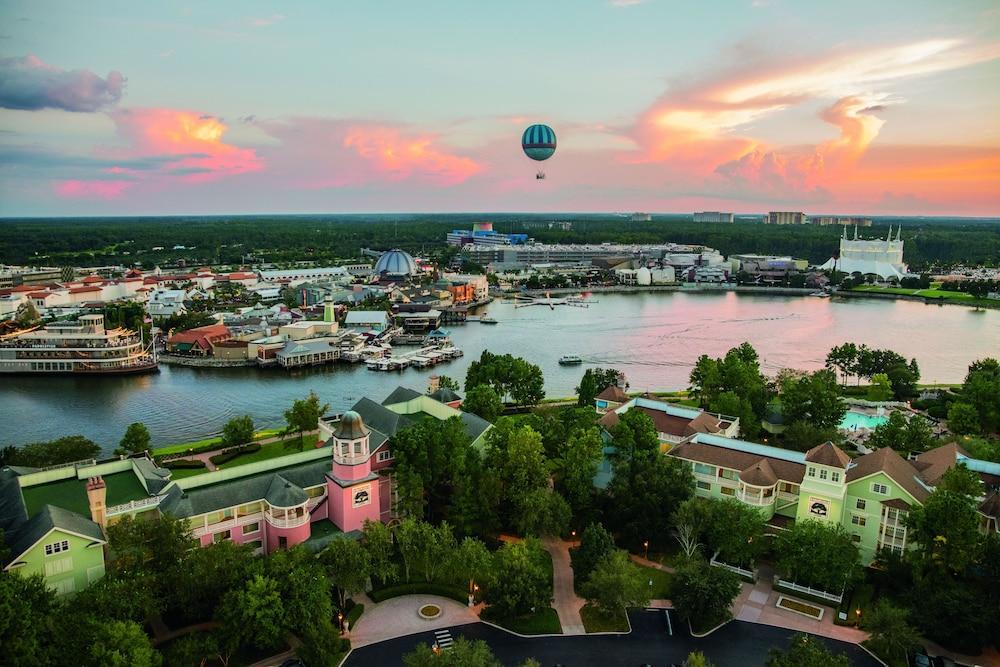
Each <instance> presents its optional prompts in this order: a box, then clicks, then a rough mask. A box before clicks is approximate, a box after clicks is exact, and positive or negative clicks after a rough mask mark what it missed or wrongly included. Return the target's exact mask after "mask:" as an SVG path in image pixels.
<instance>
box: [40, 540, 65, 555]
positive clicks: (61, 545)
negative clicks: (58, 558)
mask: <svg viewBox="0 0 1000 667" xmlns="http://www.w3.org/2000/svg"><path fill="white" fill-rule="evenodd" d="M64 551H69V540H62V541H60V542H53V543H52V544H46V545H45V555H46V556H52V555H54V554H61V553H62V552H64Z"/></svg>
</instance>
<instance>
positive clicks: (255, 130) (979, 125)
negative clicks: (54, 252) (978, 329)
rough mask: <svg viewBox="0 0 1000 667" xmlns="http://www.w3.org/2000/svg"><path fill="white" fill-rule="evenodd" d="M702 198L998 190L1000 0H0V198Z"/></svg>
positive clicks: (973, 205)
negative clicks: (541, 175) (553, 142)
mask: <svg viewBox="0 0 1000 667" xmlns="http://www.w3.org/2000/svg"><path fill="white" fill-rule="evenodd" d="M532 123H545V124H548V125H550V126H551V127H552V128H553V129H554V131H555V133H556V135H557V137H558V148H557V150H556V153H555V155H554V156H553V157H552V158H551V159H549V160H548V161H546V162H545V163H544V164H543V165H542V168H543V169H544V171H545V173H546V178H545V179H544V180H539V179H537V178H536V177H535V175H536V171H537V170H538V168H539V163H536V162H533V161H532V160H530V159H528V158H527V157H526V156H525V155H524V154H523V152H522V150H521V145H520V138H521V133H522V132H523V130H524V128H526V127H527V126H528V125H530V124H532ZM699 210H721V211H735V212H737V213H756V212H763V211H768V210H801V211H805V212H806V213H811V214H820V213H829V214H863V215H960V216H1000V4H997V2H996V0H951V1H949V2H940V1H933V2H925V1H922V0H903V1H897V0H880V1H879V2H871V0H865V1H863V2H855V1H854V0H837V1H836V2H827V1H819V0H817V1H815V2H799V1H793V0H728V1H721V0H720V1H715V2H702V3H693V2H688V1H677V2H671V1H668V0H571V1H570V0H564V1H555V0H552V1H544V2H542V1H539V0H533V1H526V2H520V1H517V0H504V1H503V2H469V1H468V0H464V1H458V0H456V1H454V2H438V1H436V0H421V1H420V2H411V1H404V0H395V1H392V2H390V1H381V0H366V1H365V2H346V1H342V0H323V1H313V2H310V1H307V0H299V1H297V2H255V1H252V0H243V1H236V0H216V1H213V2H190V1H186V2H169V1H166V0H163V1H158V2H135V1H134V0H129V1H121V2H111V1H103V0H88V2H77V1H73V2H69V1H59V2H57V1H53V0H27V1H18V0H0V216H47V215H170V214H242V213H349V212H404V211H413V212H426V211H430V212H437V211H440V212H449V211H463V212H472V211H483V212H487V211H498V212H499V211H651V212H678V213H686V212H691V211H699Z"/></svg>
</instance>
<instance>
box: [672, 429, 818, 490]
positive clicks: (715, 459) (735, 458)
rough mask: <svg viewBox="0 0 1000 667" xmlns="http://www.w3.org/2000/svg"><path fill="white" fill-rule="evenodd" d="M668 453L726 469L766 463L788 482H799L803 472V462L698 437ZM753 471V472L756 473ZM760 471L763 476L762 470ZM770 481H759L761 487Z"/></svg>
mask: <svg viewBox="0 0 1000 667" xmlns="http://www.w3.org/2000/svg"><path fill="white" fill-rule="evenodd" d="M701 437H703V436H700V435H699V436H698V438H699V439H700V438H701ZM717 440H720V441H728V438H717ZM730 442H734V443H735V442H740V441H738V440H732V441H730ZM750 444H752V443H750ZM766 449H773V448H766ZM790 453H798V452H790ZM800 455H801V454H800ZM670 456H676V457H677V458H681V459H686V460H688V461H697V462H699V463H707V464H709V465H716V466H721V467H723V468H729V469H730V470H749V469H750V468H753V467H754V466H756V465H757V464H759V463H762V462H766V463H767V465H768V467H769V468H770V469H771V474H772V475H773V476H774V477H775V478H776V479H780V480H783V481H786V482H791V483H793V484H800V483H801V482H802V478H803V477H804V476H805V472H806V468H805V465H803V464H802V463H799V462H797V461H794V460H786V459H780V458H776V457H770V456H763V455H761V454H759V453H757V452H754V451H741V450H739V449H733V448H729V447H726V446H724V445H723V446H718V445H714V444H704V443H702V442H700V440H695V441H692V442H686V443H683V444H680V445H677V446H676V447H674V448H673V449H672V450H670ZM748 474H749V473H748ZM753 474H754V475H756V474H757V473H753ZM760 474H765V475H766V470H762V471H761V473H760ZM741 478H742V474H741ZM773 483H774V482H770V483H768V484H762V485H761V486H770V485H771V484H773Z"/></svg>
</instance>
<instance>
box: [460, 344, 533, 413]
mask: <svg viewBox="0 0 1000 667" xmlns="http://www.w3.org/2000/svg"><path fill="white" fill-rule="evenodd" d="M483 384H487V385H490V386H491V387H493V389H494V390H495V391H496V393H497V395H498V396H500V398H501V399H504V398H506V397H508V396H510V398H511V399H512V400H513V402H514V403H515V404H518V405H534V404H536V403H538V402H539V401H541V400H542V399H543V398H544V397H545V380H544V377H543V376H542V370H541V369H540V368H539V367H538V366H536V365H534V364H531V363H528V362H527V361H525V360H524V359H522V358H520V357H514V356H512V355H510V354H503V355H496V354H492V353H491V352H489V351H488V350H484V351H483V353H482V355H480V357H479V359H477V360H476V361H473V362H472V363H471V364H469V369H468V371H467V372H466V375H465V391H466V392H470V391H472V388H473V387H477V386H479V385H483Z"/></svg>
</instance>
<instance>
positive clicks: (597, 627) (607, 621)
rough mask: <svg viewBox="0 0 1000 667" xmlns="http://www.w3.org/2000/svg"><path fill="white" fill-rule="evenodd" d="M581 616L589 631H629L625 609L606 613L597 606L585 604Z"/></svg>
mask: <svg viewBox="0 0 1000 667" xmlns="http://www.w3.org/2000/svg"><path fill="white" fill-rule="evenodd" d="M580 618H581V619H583V627H584V629H585V630H586V631H587V632H628V617H627V616H626V615H625V612H624V611H621V612H618V613H617V614H605V613H604V612H602V611H601V610H600V609H598V608H597V607H592V606H591V605H589V604H585V605H583V608H582V609H581V610H580Z"/></svg>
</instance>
